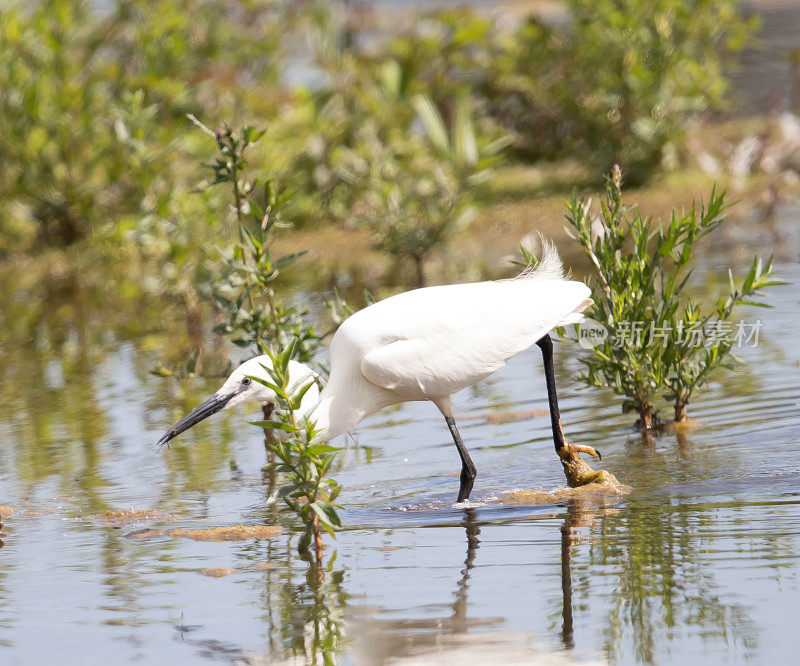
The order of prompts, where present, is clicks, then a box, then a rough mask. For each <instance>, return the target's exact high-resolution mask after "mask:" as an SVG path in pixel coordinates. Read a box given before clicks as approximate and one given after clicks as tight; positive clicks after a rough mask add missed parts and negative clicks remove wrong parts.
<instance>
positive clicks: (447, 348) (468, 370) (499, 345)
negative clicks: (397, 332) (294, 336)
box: [361, 282, 590, 400]
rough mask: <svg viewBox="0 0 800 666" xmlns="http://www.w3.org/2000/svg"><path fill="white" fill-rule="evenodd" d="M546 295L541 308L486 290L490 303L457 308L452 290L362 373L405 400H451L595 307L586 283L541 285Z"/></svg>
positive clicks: (374, 353)
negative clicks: (453, 396)
mask: <svg viewBox="0 0 800 666" xmlns="http://www.w3.org/2000/svg"><path fill="white" fill-rule="evenodd" d="M515 291H516V290H515ZM541 292H542V293H539V294H534V295H536V296H540V298H537V299H534V303H536V301H538V305H539V307H538V308H537V307H536V306H535V305H534V306H533V307H525V306H522V307H521V306H520V299H519V298H518V296H520V295H521V294H519V293H511V294H509V293H508V287H507V286H506V285H502V289H501V288H491V289H487V291H486V293H485V294H481V296H485V298H482V299H479V300H472V301H471V302H469V303H468V302H463V303H458V300H459V299H458V298H457V296H458V294H457V292H451V295H452V296H453V298H450V299H448V300H447V301H444V300H442V301H440V300H439V299H436V302H434V303H433V304H432V305H435V306H436V307H438V310H436V309H435V308H433V307H431V308H430V312H429V313H428V314H427V316H425V317H422V318H420V319H419V320H418V321H417V322H416V325H415V326H414V330H413V332H412V331H410V330H407V331H406V335H405V336H404V337H403V338H401V339H399V340H396V341H393V342H388V343H386V344H383V345H381V346H380V347H377V348H375V349H372V350H370V351H369V352H368V353H367V354H365V355H364V357H363V359H362V361H361V372H362V374H363V375H364V377H365V378H366V379H368V380H369V381H370V382H372V383H373V384H376V385H378V386H381V387H383V388H386V389H389V390H391V391H395V392H397V393H399V394H400V395H402V396H403V397H404V398H405V399H412V400H413V399H420V398H423V397H425V398H438V397H443V396H448V395H452V394H453V393H455V392H457V391H460V390H461V389H463V388H465V387H467V386H470V385H472V384H474V383H475V382H477V381H480V380H481V379H484V378H485V377H488V376H489V375H491V374H492V373H493V372H495V371H497V370H499V369H500V368H501V367H503V366H504V365H505V363H506V361H507V360H508V359H510V358H511V357H512V356H515V355H516V354H518V353H519V352H521V351H522V350H524V349H527V348H528V347H530V346H531V345H532V344H534V343H535V342H536V341H537V340H539V339H540V338H541V337H542V336H543V335H545V334H546V333H548V332H549V331H551V330H552V329H553V328H555V327H556V326H560V325H563V324H565V323H566V322H567V321H572V320H574V319H575V318H576V316H577V314H578V313H579V312H580V311H581V310H583V309H584V308H585V307H586V306H587V305H588V304H589V303H590V301H588V298H587V297H588V292H589V290H588V288H586V287H585V286H584V285H581V284H580V283H574V282H573V283H568V282H561V283H560V284H557V285H556V284H553V285H542V286H541ZM445 293H446V292H445ZM543 293H547V294H548V295H549V296H550V298H549V299H547V300H548V301H549V302H550V306H549V307H543V306H544V304H545V303H544V301H545V299H544V298H543V297H541V296H542V295H543ZM526 295H527V294H526ZM504 299H507V300H506V302H501V301H502V300H504ZM419 305H420V309H423V308H422V306H423V304H421V303H420V304H419ZM437 313H438V315H437ZM410 316H411V313H410V312H407V313H406V317H410Z"/></svg>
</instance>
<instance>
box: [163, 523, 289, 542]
mask: <svg viewBox="0 0 800 666" xmlns="http://www.w3.org/2000/svg"><path fill="white" fill-rule="evenodd" d="M282 532H283V528H282V527H280V526H278V525H234V526H231V527H214V528H210V529H205V530H187V529H177V530H170V531H169V535H170V536H173V537H180V538H183V539H192V541H247V540H248V539H272V538H274V537H276V536H278V535H279V534H281V533H282Z"/></svg>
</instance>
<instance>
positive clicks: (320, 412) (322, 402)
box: [302, 386, 375, 439]
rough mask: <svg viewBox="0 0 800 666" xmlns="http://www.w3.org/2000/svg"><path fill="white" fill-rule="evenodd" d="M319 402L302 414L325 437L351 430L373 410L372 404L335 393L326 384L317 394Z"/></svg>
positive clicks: (335, 435) (330, 437) (328, 437)
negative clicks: (318, 394)
mask: <svg viewBox="0 0 800 666" xmlns="http://www.w3.org/2000/svg"><path fill="white" fill-rule="evenodd" d="M319 398H320V399H319V402H318V403H317V404H316V405H313V406H312V407H311V408H310V409H308V410H306V411H305V413H303V414H302V416H304V417H307V418H308V419H309V420H310V421H313V422H314V424H315V425H316V427H317V430H320V431H322V433H323V435H324V437H325V438H326V439H333V438H334V437H337V436H339V435H341V434H342V433H345V432H347V431H348V430H351V429H352V428H353V427H355V426H356V425H357V424H358V423H359V422H360V421H361V420H362V419H363V418H365V417H366V416H369V415H370V414H371V413H373V412H374V411H375V408H374V407H373V406H372V405H367V404H364V403H363V402H362V401H358V400H352V396H350V398H351V399H348V398H347V397H346V396H343V395H341V394H337V393H335V392H333V391H331V390H329V387H328V386H326V387H325V388H324V389H323V390H322V393H320V396H319Z"/></svg>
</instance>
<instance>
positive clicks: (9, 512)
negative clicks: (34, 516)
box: [0, 506, 16, 518]
mask: <svg viewBox="0 0 800 666" xmlns="http://www.w3.org/2000/svg"><path fill="white" fill-rule="evenodd" d="M15 512H16V509H15V508H14V507H13V506H0V518H8V517H9V516H13V515H14V513H15Z"/></svg>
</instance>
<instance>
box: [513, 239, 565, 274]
mask: <svg viewBox="0 0 800 666" xmlns="http://www.w3.org/2000/svg"><path fill="white" fill-rule="evenodd" d="M539 243H540V244H541V246H542V254H541V257H540V258H539V263H538V264H536V265H535V266H528V267H527V268H526V269H525V270H524V271H522V273H520V274H519V275H517V277H515V278H513V279H514V280H563V279H564V277H565V276H564V265H563V264H562V263H561V257H559V256H558V250H556V246H555V245H554V244H553V241H551V240H548V239H547V238H545V237H544V236H542V234H539ZM567 277H568V276H567Z"/></svg>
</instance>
